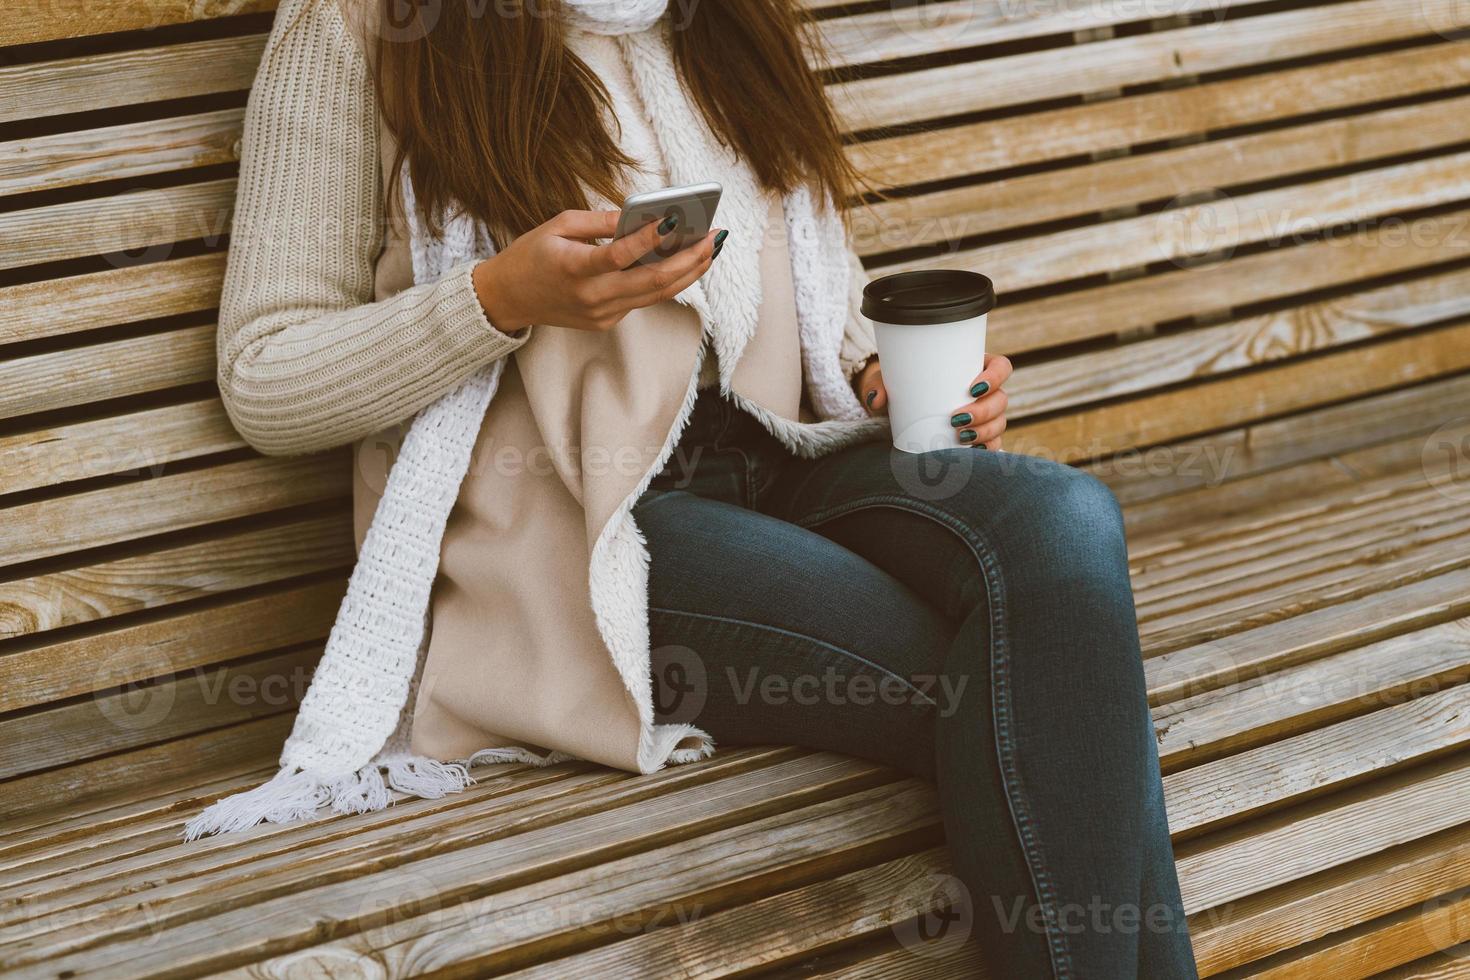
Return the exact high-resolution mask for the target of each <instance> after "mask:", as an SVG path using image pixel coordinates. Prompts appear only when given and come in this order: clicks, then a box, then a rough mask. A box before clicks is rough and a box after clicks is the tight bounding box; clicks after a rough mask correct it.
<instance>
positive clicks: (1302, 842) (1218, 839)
mask: <svg viewBox="0 0 1470 980" xmlns="http://www.w3.org/2000/svg"><path fill="white" fill-rule="evenodd" d="M1467 793H1470V762H1467V761H1466V760H1465V759H1464V758H1463V757H1455V758H1451V759H1447V760H1445V761H1443V762H1436V763H1431V764H1429V765H1427V766H1424V767H1422V768H1419V769H1414V770H1410V771H1409V772H1406V773H1401V774H1398V775H1394V776H1389V777H1387V778H1385V779H1380V780H1376V781H1374V782H1371V783H1368V784H1366V785H1364V786H1360V787H1356V788H1354V789H1352V790H1348V791H1346V792H1343V793H1340V794H1334V795H1332V796H1329V797H1324V798H1323V799H1321V800H1317V801H1314V802H1312V803H1308V804H1304V805H1302V806H1301V807H1299V808H1297V809H1293V810H1288V811H1286V812H1284V813H1281V814H1277V815H1274V816H1271V817H1268V818H1266V819H1263V820H1261V821H1259V822H1253V823H1251V824H1248V825H1245V826H1241V827H1236V828H1232V829H1230V830H1226V831H1222V832H1221V833H1219V834H1216V835H1211V836H1209V837H1205V838H1201V839H1200V840H1199V841H1197V842H1192V843H1186V844H1185V845H1183V846H1182V847H1181V848H1179V849H1176V852H1175V853H1176V857H1177V861H1176V863H1177V865H1178V868H1179V879H1180V886H1181V888H1182V889H1183V892H1184V906H1185V910H1186V911H1187V912H1189V913H1191V914H1193V913H1195V912H1198V911H1201V910H1203V909H1208V908H1214V907H1216V906H1221V905H1225V904H1226V903H1228V902H1232V901H1235V900H1236V899H1239V898H1243V897H1244V896H1246V895H1250V894H1253V893H1255V892H1260V891H1264V890H1266V889H1267V888H1272V887H1276V886H1278V885H1282V884H1284V883H1286V882H1291V881H1297V880H1299V879H1301V878H1305V877H1306V876H1308V875H1311V874H1316V873H1319V872H1322V871H1326V870H1328V869H1330V868H1335V867H1338V866H1340V865H1343V864H1346V863H1348V862H1349V861H1354V860H1357V859H1359V858H1364V857H1368V856H1370V855H1373V854H1378V853H1380V852H1382V851H1386V850H1388V849H1389V848H1392V847H1397V846H1398V845H1400V844H1405V843H1408V842H1410V841H1414V840H1418V839H1419V838H1421V837H1428V836H1429V835H1430V834H1434V833H1437V832H1439V831H1441V830H1447V829H1449V828H1452V827H1458V826H1460V825H1461V824H1463V823H1464V820H1465V813H1464V806H1463V800H1464V799H1465V797H1466V794H1467Z"/></svg>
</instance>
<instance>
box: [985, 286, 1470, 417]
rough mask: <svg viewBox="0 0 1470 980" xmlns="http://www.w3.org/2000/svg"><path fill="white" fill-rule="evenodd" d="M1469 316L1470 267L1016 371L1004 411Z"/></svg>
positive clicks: (1078, 400)
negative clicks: (1007, 404)
mask: <svg viewBox="0 0 1470 980" xmlns="http://www.w3.org/2000/svg"><path fill="white" fill-rule="evenodd" d="M1466 316H1470V271H1466V270H1461V271H1458V272H1450V273H1444V274H1442V275H1435V276H1427V277H1425V278H1423V279H1415V280H1411V281H1409V282H1403V283H1397V284H1395V285H1392V286H1383V287H1380V288H1378V289H1371V290H1367V291H1365V292H1361V293H1356V294H1353V295H1349V296H1339V297H1335V298H1333V299H1328V300H1321V301H1318V302H1313V303H1305V304H1302V305H1300V306H1295V307H1288V308H1286V309H1282V310H1277V311H1275V312H1272V313H1264V314H1261V315H1259V316H1253V317H1248V318H1246V319H1242V320H1235V321H1233V322H1230V323H1222V324H1219V325H1217V326H1212V327H1203V328H1199V329H1195V330H1190V331H1188V332H1185V333H1178V334H1169V335H1166V336H1162V337H1156V338H1151V339H1147V340H1141V341H1138V342H1137V343H1132V344H1123V345H1120V346H1118V347H1116V348H1114V349H1112V350H1102V351H1092V352H1089V353H1086V354H1079V355H1076V356H1073V357H1065V358H1058V359H1056V360H1051V361H1047V362H1045V363H1042V364H1038V365H1036V366H1034V367H1022V368H1020V369H1018V370H1017V371H1016V374H1015V379H1014V380H1013V381H1012V382H1010V387H1011V388H1013V389H1014V391H1013V393H1012V394H1011V395H1010V404H1009V408H1008V414H1009V417H1011V418H1013V419H1023V418H1026V417H1027V416H1029V415H1036V414H1039V413H1042V412H1051V411H1059V410H1062V409H1076V408H1079V407H1081V406H1085V405H1088V404H1091V403H1093V402H1099V401H1104V400H1106V399H1109V398H1118V397H1122V396H1126V395H1132V394H1136V393H1138V392H1142V391H1148V390H1151V389H1156V388H1163V387H1166V386H1168V385H1175V384H1185V383H1190V382H1196V381H1199V380H1202V379H1205V378H1210V377H1215V376H1217V375H1223V374H1228V373H1230V372H1233V371H1239V370H1243V369H1246V368H1252V367H1257V366H1260V365H1263V364H1270V363H1273V362H1276V361H1283V360H1287V359H1290V358H1295V357H1301V356H1303V355H1306V354H1311V353H1315V352H1317V351H1323V350H1330V349H1332V348H1335V347H1344V346H1347V345H1350V344H1354V343H1358V342H1360V341H1364V340H1371V339H1373V338H1376V337H1383V336H1389V335H1391V334H1395V333H1401V332H1405V331H1410V330H1414V329H1416V328H1418V327H1425V326H1431V325H1434V324H1438V323H1442V322H1445V321H1448V320H1452V319H1457V318H1460V317H1466Z"/></svg>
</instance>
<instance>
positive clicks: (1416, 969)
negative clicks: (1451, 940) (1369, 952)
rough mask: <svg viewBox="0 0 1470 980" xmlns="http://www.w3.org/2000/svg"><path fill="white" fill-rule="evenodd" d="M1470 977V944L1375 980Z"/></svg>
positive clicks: (1379, 976)
mask: <svg viewBox="0 0 1470 980" xmlns="http://www.w3.org/2000/svg"><path fill="white" fill-rule="evenodd" d="M1466 977H1470V943H1461V944H1460V945H1459V946H1455V947H1453V948H1451V949H1445V950H1439V951H1437V952H1434V953H1431V954H1430V955H1428V956H1426V957H1424V958H1423V959H1420V960H1415V961H1414V962H1412V963H1405V964H1404V965H1403V966H1399V967H1395V968H1393V969H1392V970H1385V971H1383V972H1382V973H1379V974H1377V975H1376V976H1375V977H1374V980H1465V978H1466Z"/></svg>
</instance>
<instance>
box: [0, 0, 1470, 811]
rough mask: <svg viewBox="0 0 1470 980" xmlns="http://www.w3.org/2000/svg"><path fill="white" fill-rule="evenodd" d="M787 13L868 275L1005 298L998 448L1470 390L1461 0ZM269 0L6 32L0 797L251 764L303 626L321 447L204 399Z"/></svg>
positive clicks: (302, 656)
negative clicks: (844, 155) (976, 275)
mask: <svg viewBox="0 0 1470 980" xmlns="http://www.w3.org/2000/svg"><path fill="white" fill-rule="evenodd" d="M804 2H805V3H807V5H808V6H810V7H813V8H818V14H819V15H820V16H821V17H822V18H823V21H822V29H823V32H824V33H825V36H826V39H827V41H828V43H829V46H830V52H831V59H832V63H831V64H830V65H828V66H827V67H826V69H825V70H827V71H829V72H830V73H831V78H832V91H833V92H834V96H835V97H836V98H837V100H838V101H839V105H840V106H841V110H842V112H843V114H844V118H845V120H846V122H847V126H848V129H849V130H850V131H851V132H852V134H853V144H852V148H851V152H852V154H853V156H854V157H855V158H856V160H858V161H859V163H860V164H861V165H862V166H863V167H864V168H866V169H867V170H868V171H869V172H870V173H871V174H872V175H873V176H874V177H875V178H876V179H877V181H878V182H879V184H880V185H881V186H882V187H884V188H885V189H887V190H889V191H891V192H892V193H891V194H890V195H888V197H887V198H886V199H885V200H882V201H880V202H879V203H877V204H875V205H874V206H873V207H872V208H871V209H864V210H861V211H859V212H858V213H857V214H856V215H855V222H856V229H857V232H858V237H859V243H860V246H861V248H862V250H863V252H864V253H865V255H866V257H867V260H868V261H869V263H870V265H871V266H872V268H873V269H874V270H875V271H885V270H890V269H900V268H909V267H914V266H923V265H946V266H958V267H964V268H972V269H976V270H979V271H982V272H985V273H987V274H989V275H990V276H991V277H992V278H993V279H994V280H995V281H996V283H997V285H998V287H999V288H1000V290H1001V292H1002V307H1001V309H1000V310H999V311H998V312H997V313H996V314H995V316H994V320H993V328H992V330H993V340H992V342H991V345H990V346H991V347H992V349H995V350H1001V351H1005V352H1008V353H1011V354H1012V355H1013V356H1014V357H1015V359H1016V360H1017V362H1018V364H1019V365H1020V369H1019V370H1018V372H1017V375H1016V378H1015V380H1014V382H1013V385H1012V387H1013V389H1014V394H1013V397H1012V402H1011V411H1012V417H1013V420H1014V427H1013V431H1012V433H1011V435H1010V437H1009V446H1010V448H1013V449H1021V450H1026V451H1033V452H1047V453H1051V454H1055V455H1058V456H1061V457H1062V458H1065V459H1068V460H1072V461H1089V460H1091V461H1099V460H1103V461H1106V460H1108V459H1110V458H1112V459H1116V458H1117V454H1119V453H1123V452H1126V451H1130V450H1136V449H1139V448H1146V447H1151V446H1158V445H1162V444H1168V443H1174V442H1177V441H1179V440H1193V441H1194V442H1195V443H1196V444H1197V445H1205V446H1210V447H1215V448H1220V447H1227V448H1228V447H1234V448H1237V449H1240V448H1244V449H1245V450H1247V451H1253V452H1258V453H1260V456H1259V460H1258V462H1259V465H1275V464H1279V463H1280V462H1282V461H1286V460H1288V459H1290V458H1292V457H1302V456H1309V455H1311V454H1312V453H1321V452H1325V451H1330V446H1331V445H1332V444H1333V440H1334V439H1337V438H1339V437H1341V435H1342V430H1344V429H1346V428H1347V427H1349V426H1352V425H1356V426H1358V427H1359V428H1358V430H1357V435H1358V437H1361V435H1362V432H1363V431H1364V429H1368V430H1371V429H1372V428H1373V427H1375V426H1378V427H1386V426H1390V425H1392V426H1396V427H1414V426H1419V427H1424V426H1428V425H1431V424H1432V422H1433V420H1434V418H1435V417H1436V414H1437V413H1443V412H1444V411H1445V406H1446V404H1448V402H1451V401H1454V400H1455V399H1459V401H1458V402H1456V404H1465V403H1466V402H1467V401H1470V398H1467V390H1466V389H1467V386H1466V385H1465V384H1463V383H1462V381H1463V379H1460V380H1456V379H1455V377H1454V376H1456V375H1459V374H1461V373H1463V372H1465V370H1466V368H1467V367H1470V324H1467V323H1465V322H1463V320H1464V318H1465V316H1466V314H1467V313H1470V268H1466V263H1465V261H1464V260H1465V259H1466V258H1467V257H1470V249H1467V241H1470V230H1467V218H1470V202H1467V200H1466V198H1467V196H1470V151H1467V149H1466V148H1465V145H1464V142H1463V141H1464V140H1465V131H1464V126H1463V120H1464V119H1465V118H1467V114H1470V96H1466V95H1465V94H1463V93H1464V91H1466V89H1465V86H1466V85H1467V84H1470V42H1466V41H1464V40H1456V39H1455V38H1456V37H1457V36H1458V35H1456V31H1460V30H1463V29H1464V28H1466V27H1470V23H1467V17H1470V14H1467V8H1466V6H1465V4H1464V3H1463V2H1461V0H1417V2H1414V3H1406V2H1404V0H1345V2H1320V3H1306V2H1299V3H1291V4H1283V3H1279V2H1263V0H1147V2H1142V3H1140V2H1138V0H1113V2H1108V0H1104V2H1089V3H1082V2H1079V0H938V2H933V3H929V4H926V5H909V4H906V3H905V4H893V5H892V7H890V5H889V4H888V3H882V2H879V3H874V4H850V5H847V6H838V5H837V4H836V3H834V2H832V0H804ZM273 6H274V4H273V3H272V2H271V0H220V2H218V3H213V4H210V3H183V2H180V0H133V2H129V3H113V2H107V3H98V2H94V0H53V2H50V3H42V4H22V5H20V6H19V7H18V8H17V9H14V10H9V11H7V13H6V16H5V18H4V19H3V22H0V51H3V52H4V55H5V56H4V58H3V59H0V811H4V810H5V809H6V808H12V809H21V808H27V807H39V806H41V805H44V804H45V803H46V801H47V800H48V798H50V797H61V796H66V795H67V794H70V795H71V796H73V797H76V796H86V795H88V794H95V793H99V792H105V791H104V790H98V789H96V787H97V786H98V785H118V783H119V781H128V780H131V779H136V778H138V777H145V778H155V779H166V778H167V777H168V776H169V774H170V773H174V772H182V771H185V770H189V769H197V768H198V767H199V766H203V765H211V766H216V767H218V768H219V769H220V772H221V774H222V775H223V774H227V773H228V771H229V766H230V765H231V764H232V763H231V760H233V759H239V758H244V757H247V756H248V757H250V758H252V759H254V760H256V761H257V762H258V760H259V758H260V757H261V755H260V753H261V752H263V751H264V752H268V751H269V750H270V749H271V748H273V747H274V746H276V745H278V744H279V740H280V738H281V736H282V734H283V732H284V730H285V727H286V725H287V724H288V722H289V713H290V711H291V709H292V707H293V703H294V701H293V698H294V697H295V696H296V695H297V694H299V689H300V685H299V680H300V678H302V677H303V676H304V675H305V672H306V671H307V670H309V668H310V666H311V664H312V663H313V661H314V658H315V657H316V656H317V655H318V652H319V650H320V646H321V641H322V639H323V637H324V636H325V633H326V630H327V628H328V626H329V624H330V622H331V619H332V616H333V614H334V613H335V608H336V602H337V600H338V598H339V596H340V594H341V589H342V586H343V581H344V576H345V573H346V570H347V569H348V567H349V565H350V561H351V557H352V552H351V542H350V538H349V533H348V516H347V515H348V506H347V494H348V489H349V487H348V477H349V471H348V463H347V457H346V455H345V454H344V453H341V452H338V453H328V454H325V455H323V456H320V457H313V458H307V459H287V460H280V459H264V458H260V457H258V456H256V455H255V454H254V453H252V452H251V451H250V450H249V449H248V448H247V447H245V446H244V444H243V443H242V441H241V440H240V439H239V437H238V436H237V435H236V434H235V433H234V432H233V431H232V429H231V427H230V425H229V423H228V421H227V419H226V418H225V415H224V413H223V411H222V409H221V406H220V404H219V402H218V399H217V397H216V394H215V391H214V387H213V379H214V344H213V334H214V327H213V319H212V317H213V313H214V308H215V306H216V304H217V297H218V292H219V286H220V277H221V274H222V270H223V255H224V252H223V249H224V247H225V246H226V244H227V235H228V231H229V215H230V209H231V203H232V198H233V192H234V179H233V171H234V166H235V161H236V159H237V154H238V140H239V135H240V126H241V116H242V107H243V105H244V100H245V93H246V91H247V89H248V87H249V85H250V83H251V80H252V76H253V72H254V69H255V65H256V63H257V60H258V58H259V56H260V52H261V47H262V42H263V39H264V35H265V32H266V30H267V29H268V27H269V22H270V10H271V8H272V7H273ZM875 8H876V9H875ZM1416 385H1417V386H1418V387H1415V386H1416ZM1375 393H1383V397H1382V398H1381V399H1379V400H1378V401H1376V402H1374V404H1375V405H1378V406H1380V408H1381V411H1380V410H1374V411H1371V412H1366V413H1363V412H1353V413H1348V411H1347V409H1348V408H1351V407H1352V406H1353V404H1354V403H1356V402H1357V401H1358V400H1361V399H1363V398H1365V397H1367V396H1372V395H1374V394H1375ZM1447 400H1448V401H1447ZM1335 405H1341V406H1346V408H1344V409H1342V410H1341V411H1340V412H1339V414H1336V415H1334V414H1332V412H1333V411H1334V409H1333V408H1332V406H1335ZM1324 413H1326V414H1324ZM1263 420H1272V421H1271V422H1270V423H1269V425H1270V426H1271V428H1270V431H1271V432H1273V433H1275V440H1276V441H1275V443H1274V444H1270V445H1265V446H1262V445H1260V442H1261V440H1260V439H1259V438H1255V439H1253V433H1259V432H1261V431H1264V430H1263V429H1261V424H1262V422H1263ZM1297 420H1300V421H1297ZM1334 420H1335V421H1334ZM1334 426H1335V428H1334ZM1370 434H1371V433H1370ZM1324 447H1328V448H1325V449H1324ZM1206 475H1207V474H1206ZM1203 478H1204V476H1194V475H1190V474H1188V473H1185V472H1184V471H1183V470H1182V469H1179V468H1175V469H1173V470H1170V471H1169V473H1168V474H1167V475H1166V480H1165V482H1170V483H1171V485H1179V486H1185V485H1189V484H1190V483H1191V481H1194V482H1199V481H1200V480H1201V479H1203ZM283 680H285V681H289V683H282V681H283ZM247 750H249V751H247ZM252 753H253V754H252ZM27 774H32V775H31V776H30V778H26V779H22V780H19V781H17V780H16V777H20V776H25V775H27ZM5 781H9V782H8V783H7V782H5ZM7 789H8V792H7Z"/></svg>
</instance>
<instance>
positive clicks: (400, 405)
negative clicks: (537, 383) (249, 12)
mask: <svg viewBox="0 0 1470 980" xmlns="http://www.w3.org/2000/svg"><path fill="white" fill-rule="evenodd" d="M350 31H351V29H350V28H349V26H348V25H347V23H346V21H345V20H344V18H343V15H342V11H341V8H340V7H339V5H338V4H337V3H333V2H327V3H322V2H319V0H286V2H283V3H282V4H281V5H280V9H279V12H278V14H277V18H276V27H275V30H274V31H273V33H272V35H271V37H270V40H269V42H268V43H267V45H266V51H265V55H264V60H263V62H262V64H261V68H260V72H259V75H258V78H257V81H256V84H255V86H254V88H253V89H252V92H251V96H250V103H249V107H248V110H247V112H246V119H245V134H244V139H243V142H242V145H241V161H240V186H239V195H238V198H237V202H236V211H235V220H234V225H233V229H232V232H231V245H230V256H229V263H228V269H227V272H226V275H225V284H224V293H223V295H222V297H221V300H220V316H219V323H220V326H219V343H218V348H219V350H218V353H219V387H220V394H221V397H222V398H223V400H224V404H225V408H226V410H227V411H228V413H229V416H230V418H231V420H232V421H233V422H234V424H235V427H236V428H237V429H238V430H239V431H240V434H241V435H242V436H244V437H245V439H246V440H247V441H248V442H249V443H250V444H251V445H252V446H254V447H255V448H256V449H258V450H260V451H261V452H264V453H271V454H292V453H305V452H312V451H315V450H319V449H325V448H328V447H331V446H336V445H341V444H343V443H348V442H352V441H354V440H356V439H360V438H362V437H364V436H366V435H369V434H371V433H373V432H375V431H378V430H380V429H383V428H386V427H387V426H389V425H392V424H394V423H397V422H400V421H402V420H403V419H406V418H408V417H410V416H411V415H413V414H414V413H415V412H417V411H418V410H419V409H421V408H423V407H424V406H425V405H428V404H429V403H431V402H433V401H434V400H435V399H437V398H438V397H439V396H440V395H442V394H443V393H445V392H446V391H448V390H450V389H451V388H453V387H454V386H455V385H456V384H457V383H458V382H459V381H461V380H462V379H463V378H464V377H466V376H467V375H468V374H470V373H471V372H472V371H474V370H475V369H476V368H478V367H479V366H481V365H483V364H485V363H487V362H490V361H493V360H495V359H496V358H500V357H505V356H506V355H508V354H509V353H511V352H512V351H514V350H515V349H516V348H518V347H519V346H520V345H521V344H523V343H525V341H526V339H527V336H528V335H529V333H530V331H525V332H523V333H522V334H521V335H518V336H515V337H512V336H508V335H506V334H503V333H501V332H500V331H498V330H496V329H495V328H494V327H493V326H492V325H491V324H490V322H489V320H488V319H487V318H486V316H485V313H484V310H483V308H482V307H481V306H480V303H479V300H478V299H477V297H476V294H475V290H474V286H473V284H472V282H471V279H470V273H471V270H472V269H473V264H467V265H465V266H462V267H460V268H458V269H455V270H452V271H451V272H450V273H449V274H448V275H447V276H445V277H444V278H443V279H442V280H440V281H439V282H436V283H425V284H421V285H418V286H413V287H410V288H408V289H405V290H403V291H402V292H400V293H398V294H396V295H394V296H393V297H391V298H389V299H386V300H384V301H382V302H373V299H374V282H375V265H376V261H377V257H378V255H379V253H380V251H381V248H382V245H383V236H384V227H385V212H384V200H383V191H382V181H381V163H380V155H379V146H378V140H379V135H378V114H377V105H376V98H375V95H374V91H373V84H372V79H371V76H370V74H369V68H368V63H367V61H366V59H365V57H364V55H363V52H362V49H361V47H360V46H359V44H358V42H357V40H356V38H355V36H354V35H353V34H352V33H351V32H350Z"/></svg>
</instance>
